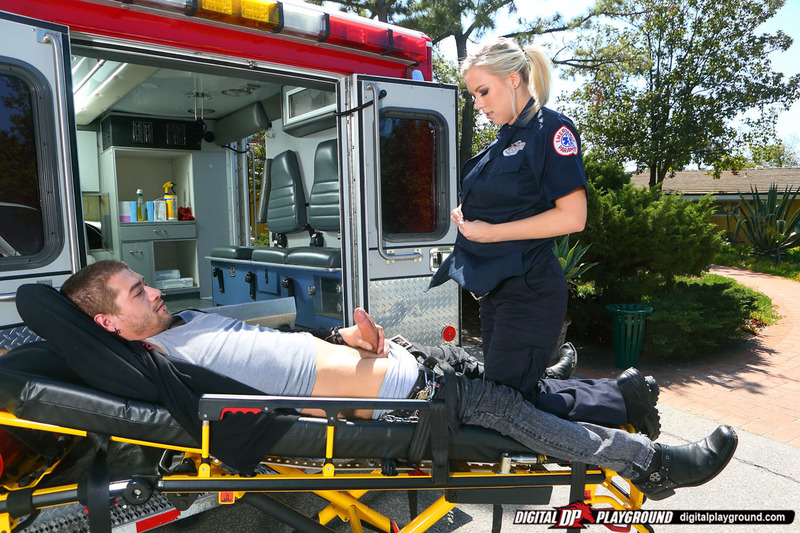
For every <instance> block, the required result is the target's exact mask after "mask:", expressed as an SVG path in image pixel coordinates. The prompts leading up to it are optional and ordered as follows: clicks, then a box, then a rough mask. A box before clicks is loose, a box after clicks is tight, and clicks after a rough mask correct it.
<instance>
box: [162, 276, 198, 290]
mask: <svg viewBox="0 0 800 533" xmlns="http://www.w3.org/2000/svg"><path fill="white" fill-rule="evenodd" d="M154 286H155V288H156V289H158V290H160V291H163V290H165V289H185V288H188V287H192V286H194V280H193V279H192V278H179V279H163V280H160V281H159V280H156V282H155V283H154Z"/></svg>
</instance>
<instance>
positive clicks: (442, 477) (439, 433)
mask: <svg viewBox="0 0 800 533" xmlns="http://www.w3.org/2000/svg"><path fill="white" fill-rule="evenodd" d="M428 411H430V414H431V454H432V455H433V472H432V477H433V484H434V485H444V484H445V483H447V480H448V478H449V477H450V461H449V460H448V457H447V455H448V450H449V448H450V445H449V442H448V441H449V434H448V431H447V410H446V409H445V402H444V401H443V400H433V401H432V402H431V406H430V409H428Z"/></svg>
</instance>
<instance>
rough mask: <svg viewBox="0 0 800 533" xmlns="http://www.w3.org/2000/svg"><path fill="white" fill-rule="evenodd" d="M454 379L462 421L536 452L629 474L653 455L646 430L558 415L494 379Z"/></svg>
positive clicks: (637, 471)
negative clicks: (641, 431) (613, 427)
mask: <svg viewBox="0 0 800 533" xmlns="http://www.w3.org/2000/svg"><path fill="white" fill-rule="evenodd" d="M455 382H456V385H457V387H458V393H457V397H458V407H457V409H456V418H457V421H458V422H459V423H460V424H466V425H473V426H481V427H485V428H489V429H493V430H495V431H497V432H498V433H502V434H503V435H505V436H507V437H511V438H512V439H514V440H516V441H517V442H519V443H521V444H523V445H525V446H527V447H528V448H530V449H531V450H532V451H535V452H538V453H543V454H545V455H549V456H550V457H554V458H557V459H562V460H568V461H578V462H581V463H586V464H589V465H600V466H604V467H606V468H610V469H612V470H614V471H615V472H617V473H618V474H619V475H621V476H623V477H626V478H629V479H630V478H635V477H638V476H640V475H641V473H642V472H643V471H645V470H647V467H648V466H649V465H650V461H651V460H652V458H653V453H654V448H653V444H652V442H650V439H648V438H647V437H645V436H644V435H640V434H638V433H636V434H634V433H628V432H627V431H624V430H621V429H612V428H607V427H603V426H597V425H595V424H589V423H586V422H570V421H569V420H564V419H562V418H558V417H557V416H555V415H553V414H550V413H547V412H544V411H540V410H538V409H536V407H534V406H533V404H531V403H529V402H527V401H526V400H525V399H523V397H522V395H521V394H520V393H519V392H518V391H516V390H514V389H512V388H510V387H506V386H504V385H498V384H496V383H493V382H491V381H483V380H479V379H469V378H467V377H465V376H457V377H456V380H455Z"/></svg>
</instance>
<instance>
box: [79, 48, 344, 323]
mask: <svg viewBox="0 0 800 533" xmlns="http://www.w3.org/2000/svg"><path fill="white" fill-rule="evenodd" d="M72 80H73V94H74V108H75V117H76V123H77V129H78V143H77V144H78V147H77V148H78V150H77V152H78V161H79V173H80V183H81V191H82V197H83V215H84V219H85V222H86V231H87V235H86V237H87V250H88V252H89V255H90V256H91V257H92V258H93V259H94V260H100V259H107V258H118V259H122V260H123V261H126V262H127V263H128V264H129V265H130V266H131V267H132V268H133V269H134V270H135V271H138V272H139V273H141V274H142V275H143V276H144V277H145V280H146V281H147V282H148V283H149V284H151V285H153V286H156V287H158V288H160V289H161V290H162V292H164V294H165V297H166V298H168V299H172V300H173V301H175V302H176V303H175V305H177V307H178V308H174V306H173V305H171V306H170V307H171V308H172V310H173V311H177V310H179V308H180V307H207V306H210V305H224V304H230V303H242V302H243V301H254V300H261V299H272V298H279V297H286V296H293V293H295V292H301V291H304V294H303V296H304V297H307V296H308V294H307V293H308V292H314V291H315V290H319V291H320V292H324V293H325V296H324V298H319V297H318V298H317V299H316V300H317V301H316V302H309V305H310V306H312V307H314V306H315V307H316V313H313V312H312V315H313V316H311V317H310V318H308V317H305V319H306V322H319V317H320V316H322V317H326V318H327V319H330V321H331V322H332V323H336V322H337V321H340V320H341V316H342V315H341V309H342V303H341V268H340V267H341V262H340V261H341V259H340V258H341V250H340V249H341V246H340V242H341V236H340V228H339V182H340V177H339V174H340V173H339V172H338V150H337V140H336V128H335V117H334V112H335V111H336V98H337V96H336V84H335V83H334V81H333V80H332V79H323V78H320V77H308V76H305V77H304V76H299V75H296V74H289V73H286V72H281V71H271V72H268V71H259V72H255V71H253V70H248V69H246V68H245V67H243V66H236V65H230V64H225V65H224V71H223V67H222V66H221V65H218V64H211V63H203V64H200V63H197V62H189V61H185V60H168V59H163V58H154V57H151V56H147V57H142V55H141V54H136V53H133V52H131V53H122V52H120V51H116V50H115V51H98V50H96V49H94V48H91V49H90V48H81V47H80V46H77V47H76V48H74V49H73V56H72ZM259 132H262V133H261V135H260V136H258V137H256V138H251V136H252V135H255V134H258V133H259ZM248 142H250V143H251V145H253V144H260V143H265V145H266V154H265V155H263V152H262V153H260V154H259V153H256V151H254V150H253V149H252V148H250V147H249V146H248ZM261 146H262V148H263V144H261ZM321 149H322V150H323V151H324V152H325V154H323V155H319V152H320V150H321ZM321 157H327V160H326V163H325V164H323V165H320V162H319V159H320V158H321ZM315 161H316V167H317V169H318V173H319V172H322V170H321V169H324V170H325V172H327V175H325V176H319V175H318V176H315V172H314V171H315ZM262 167H263V169H264V170H260V168H262ZM278 167H280V168H278ZM257 169H259V170H257ZM270 172H272V173H273V174H277V175H278V177H277V178H275V179H274V180H273V179H271V175H270ZM315 179H316V180H317V181H320V180H322V181H323V182H324V184H322V185H320V184H317V185H315ZM168 182H171V183H172V184H173V187H171V188H169V187H165V184H167V183H168ZM271 183H272V184H275V183H277V186H276V187H277V189H276V192H274V193H273V194H272V195H270V184H271ZM315 186H316V189H314V188H315ZM320 186H321V187H322V189H321V191H322V192H319V191H320ZM312 189H314V191H315V195H314V199H315V200H316V201H317V202H320V201H321V202H323V204H324V205H313V203H309V202H310V195H311V194H312ZM137 190H141V191H142V195H141V198H142V209H143V211H144V212H141V213H140V212H139V211H137ZM173 192H174V194H175V196H177V206H179V207H180V209H179V210H178V209H176V210H175V211H176V212H177V213H172V212H171V211H170V209H169V206H167V205H165V204H166V202H162V200H163V199H167V200H169V198H168V196H167V195H168V194H172V193H173ZM270 197H271V198H272V202H271V203H270V201H269V199H270ZM159 204H160V205H159ZM307 204H308V205H307ZM270 206H272V207H271V209H270ZM148 208H149V212H147V211H148ZM187 208H188V209H187ZM308 211H314V212H316V213H317V215H321V216H322V218H321V219H320V217H319V216H317V220H322V221H323V222H319V223H318V224H317V227H312V226H311V224H309V213H308ZM175 214H177V215H178V216H177V218H180V219H185V220H174V219H172V217H167V216H166V215H175ZM187 215H188V216H187ZM137 218H142V219H143V220H137ZM165 218H166V220H165ZM312 220H313V215H312ZM268 222H269V223H271V225H272V226H274V227H269V228H268ZM251 228H252V229H251ZM269 230H272V233H271V237H270V236H267V235H270V234H268V233H267V232H268V231H269ZM276 230H277V231H279V232H280V233H278V232H277V231H276ZM259 236H261V239H262V240H261V241H260V244H261V245H263V246H270V248H271V249H270V250H267V252H265V253H263V254H262V257H261V259H258V257H256V262H257V263H258V264H257V265H256V267H259V268H260V270H258V268H256V269H254V268H251V266H250V265H251V261H252V259H253V258H252V257H251V256H250V253H251V250H248V248H250V247H249V245H250V244H251V243H252V241H253V239H255V238H258V237H259ZM268 241H273V242H269V244H268ZM275 241H277V242H275ZM276 244H278V245H279V246H275V245H276ZM311 246H315V247H318V248H320V249H322V248H325V249H326V250H327V252H328V254H329V256H328V257H323V258H322V259H320V257H318V254H312V255H314V257H311V258H308V257H306V263H307V264H305V265H304V267H305V270H306V271H310V273H309V272H307V278H308V279H307V280H305V281H303V280H301V281H302V282H303V283H306V284H307V285H311V286H314V288H312V289H309V288H308V287H305V286H304V287H297V290H295V288H294V287H292V286H291V285H292V279H294V280H295V281H297V280H298V279H299V278H302V277H303V276H298V275H293V274H292V273H291V272H289V274H288V275H287V273H286V271H282V270H281V268H282V265H283V264H285V263H286V255H287V254H288V251H287V252H281V251H280V250H281V247H283V249H285V250H294V249H299V248H303V249H307V248H309V247H311ZM316 251H317V250H316V249H312V252H316ZM243 253H244V254H245V255H242V254H243ZM216 255H221V256H222V257H221V258H222V259H224V260H226V261H224V264H214V261H213V256H216ZM301 255H302V254H301ZM306 255H307V254H306ZM298 257H299V256H298ZM300 261H301V263H302V258H301V259H300ZM309 261H310V262H309ZM320 261H322V262H321V263H320ZM263 262H265V263H272V266H274V267H275V268H271V267H270V268H268V267H266V266H265V265H264V264H261V263H263ZM237 268H238V269H239V270H240V273H239V274H238V276H237V275H236V274H235V270H236V269H237ZM215 269H216V270H215ZM276 269H277V270H276ZM254 270H258V271H257V272H256V274H257V275H258V280H257V281H256V280H254V279H252V278H253V276H251V279H249V280H248V281H247V282H245V281H244V280H243V278H244V277H245V276H246V275H247V273H248V272H251V273H252V272H254ZM270 274H272V275H271V277H270ZM320 274H321V275H320ZM236 277H238V279H236ZM287 278H289V282H288V284H287V281H286V280H287ZM281 285H282V286H281ZM287 285H288V286H287ZM322 289H324V291H323V290H322ZM312 296H314V295H312ZM317 296H319V295H317ZM234 300H237V301H234ZM323 300H324V301H323ZM298 305H300V304H298ZM322 307H324V309H322ZM320 313H321V314H320ZM298 314H299V315H302V314H303V313H301V312H300V309H298ZM314 317H317V318H314ZM303 320H304V317H302V316H301V317H300V320H299V322H300V323H301V324H300V325H307V326H309V327H315V326H318V325H320V324H318V323H308V324H302V322H303Z"/></svg>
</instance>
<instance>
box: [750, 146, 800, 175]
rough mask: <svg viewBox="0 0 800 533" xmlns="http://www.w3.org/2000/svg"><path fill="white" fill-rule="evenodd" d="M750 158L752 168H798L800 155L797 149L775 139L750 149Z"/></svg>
mask: <svg viewBox="0 0 800 533" xmlns="http://www.w3.org/2000/svg"><path fill="white" fill-rule="evenodd" d="M750 156H751V159H752V164H753V166H756V167H768V168H782V167H796V166H800V154H799V153H798V151H797V147H796V146H795V145H793V144H791V143H789V144H787V143H785V142H784V141H783V140H781V139H776V140H775V141H774V142H772V143H769V144H760V145H755V146H751V147H750Z"/></svg>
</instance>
